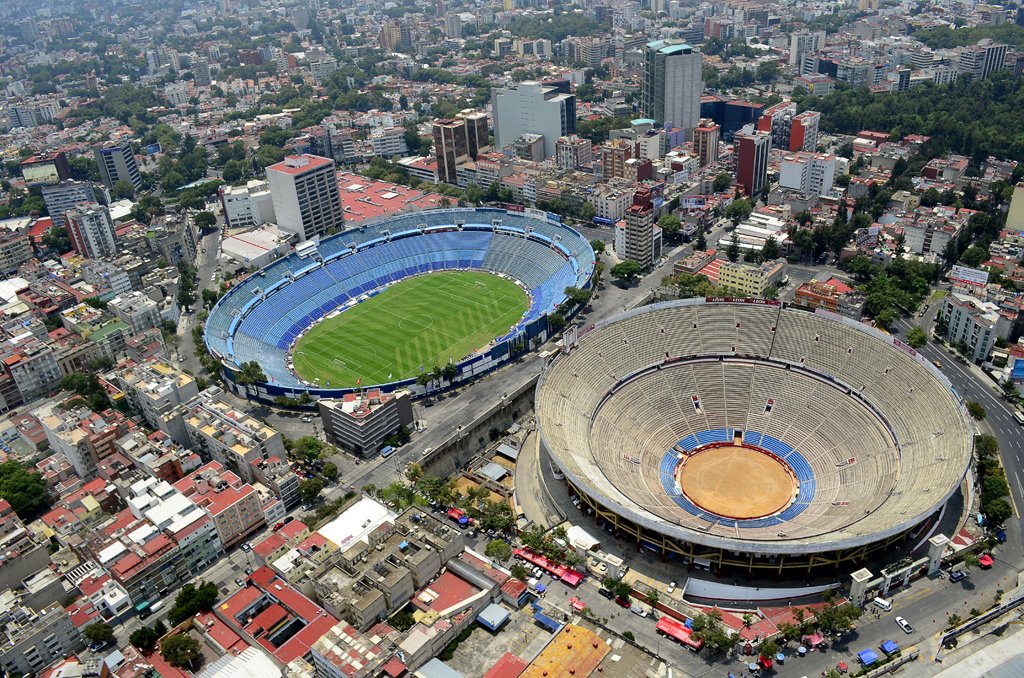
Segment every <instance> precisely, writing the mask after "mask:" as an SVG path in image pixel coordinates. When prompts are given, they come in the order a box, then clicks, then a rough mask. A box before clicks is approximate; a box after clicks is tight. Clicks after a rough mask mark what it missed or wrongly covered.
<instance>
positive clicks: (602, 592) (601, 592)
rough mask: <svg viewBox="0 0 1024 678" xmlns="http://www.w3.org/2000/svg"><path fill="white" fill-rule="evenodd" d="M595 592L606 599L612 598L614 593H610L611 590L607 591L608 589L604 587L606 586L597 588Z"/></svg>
mask: <svg viewBox="0 0 1024 678" xmlns="http://www.w3.org/2000/svg"><path fill="white" fill-rule="evenodd" d="M597 594H598V595H599V596H601V597H602V598H607V599H608V600H611V599H612V598H614V597H615V594H614V593H612V592H611V591H609V590H608V589H606V588H600V589H598V590H597Z"/></svg>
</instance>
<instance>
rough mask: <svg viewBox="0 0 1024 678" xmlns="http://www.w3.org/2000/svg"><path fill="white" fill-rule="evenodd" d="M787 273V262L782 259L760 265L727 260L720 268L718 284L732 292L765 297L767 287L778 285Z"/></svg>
mask: <svg viewBox="0 0 1024 678" xmlns="http://www.w3.org/2000/svg"><path fill="white" fill-rule="evenodd" d="M785 273H786V262H785V261H784V260H782V259H777V260H775V261H766V262H764V263H763V264H760V265H754V264H743V263H739V262H736V263H733V262H731V261H726V262H723V263H722V266H721V268H719V269H718V284H719V285H720V286H722V287H726V288H728V289H729V290H730V292H732V293H736V294H740V295H743V296H747V297H763V296H764V291H765V290H766V289H768V288H769V287H772V286H778V284H779V283H780V282H781V281H782V278H783V277H784V276H785Z"/></svg>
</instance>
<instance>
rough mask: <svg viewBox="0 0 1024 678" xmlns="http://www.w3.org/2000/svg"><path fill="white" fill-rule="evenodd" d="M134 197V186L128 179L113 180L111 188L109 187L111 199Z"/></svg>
mask: <svg viewBox="0 0 1024 678" xmlns="http://www.w3.org/2000/svg"><path fill="white" fill-rule="evenodd" d="M134 197H135V186H133V185H132V183H131V182H130V181H125V180H124V179H119V180H117V181H115V182H114V186H113V188H111V189H110V198H111V199H112V200H126V199H127V200H130V199H131V198H134Z"/></svg>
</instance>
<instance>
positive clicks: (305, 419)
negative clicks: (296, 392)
mask: <svg viewBox="0 0 1024 678" xmlns="http://www.w3.org/2000/svg"><path fill="white" fill-rule="evenodd" d="M311 421H313V417H303V418H302V423H303V424H308V423H309V422H311Z"/></svg>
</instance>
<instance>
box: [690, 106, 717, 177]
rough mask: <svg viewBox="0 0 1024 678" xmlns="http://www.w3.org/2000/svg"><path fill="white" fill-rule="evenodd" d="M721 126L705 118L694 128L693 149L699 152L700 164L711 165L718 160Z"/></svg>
mask: <svg viewBox="0 0 1024 678" xmlns="http://www.w3.org/2000/svg"><path fill="white" fill-rule="evenodd" d="M720 131H721V128H720V127H719V126H718V125H716V124H715V121H714V120H708V119H706V118H705V119H704V120H701V121H700V124H699V125H697V127H695V128H694V130H693V150H695V151H696V152H697V157H698V159H699V162H700V166H701V167H704V166H706V165H710V164H711V163H713V162H716V161H717V160H718V137H719V132H720Z"/></svg>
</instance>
